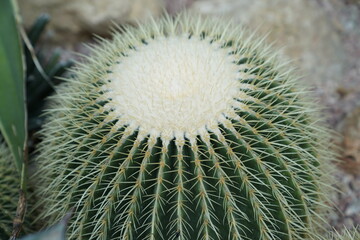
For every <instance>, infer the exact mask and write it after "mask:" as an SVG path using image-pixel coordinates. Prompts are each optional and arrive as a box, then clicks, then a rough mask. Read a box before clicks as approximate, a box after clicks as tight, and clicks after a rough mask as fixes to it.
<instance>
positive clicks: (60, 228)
mask: <svg viewBox="0 0 360 240" xmlns="http://www.w3.org/2000/svg"><path fill="white" fill-rule="evenodd" d="M70 216H71V214H70V213H68V214H67V215H66V216H65V217H64V218H63V220H61V222H59V223H58V224H56V225H55V226H53V227H51V228H49V229H46V230H45V231H42V232H38V233H35V234H31V235H29V236H26V237H23V238H21V239H20V240H65V236H66V226H67V223H68V221H69V219H70Z"/></svg>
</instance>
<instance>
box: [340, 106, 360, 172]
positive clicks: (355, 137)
mask: <svg viewBox="0 0 360 240" xmlns="http://www.w3.org/2000/svg"><path fill="white" fill-rule="evenodd" d="M342 134H343V142H342V148H341V149H342V150H343V152H342V158H341V161H340V162H339V163H340V166H341V167H342V168H343V169H344V170H345V171H347V172H348V173H351V174H354V175H359V176H360V106H359V107H357V108H355V109H354V111H353V112H351V113H350V114H349V115H348V116H347V117H346V118H345V121H344V124H343V126H342Z"/></svg>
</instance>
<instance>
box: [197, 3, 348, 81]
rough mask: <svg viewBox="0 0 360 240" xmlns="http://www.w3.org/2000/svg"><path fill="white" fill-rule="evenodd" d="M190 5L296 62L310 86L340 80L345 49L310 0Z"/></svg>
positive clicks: (335, 31)
mask: <svg viewBox="0 0 360 240" xmlns="http://www.w3.org/2000/svg"><path fill="white" fill-rule="evenodd" d="M191 9H193V10H194V11H196V12H200V13H202V14H205V15H217V16H224V17H226V18H231V19H235V20H236V21H238V22H239V23H241V24H243V25H245V26H246V27H247V28H248V29H250V31H257V32H258V35H266V34H268V41H269V43H273V42H274V43H275V45H276V47H277V48H283V49H282V52H283V53H284V54H285V56H288V57H289V58H290V59H294V60H295V62H296V63H297V65H298V67H299V68H300V70H302V74H304V80H306V82H307V83H309V84H311V86H314V85H315V86H321V85H323V84H325V83H328V84H332V83H334V82H339V81H341V79H342V77H343V72H344V69H345V66H346V53H345V49H344V46H343V44H342V42H341V38H340V34H339V33H338V31H337V29H336V27H335V26H334V25H335V24H333V19H331V17H330V16H329V15H327V14H326V13H325V10H324V11H323V7H322V6H320V5H319V3H318V1H313V0H291V1H289V0H272V1H269V0H197V1H195V2H194V3H193V4H192V6H191Z"/></svg>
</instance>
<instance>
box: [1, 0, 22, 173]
mask: <svg viewBox="0 0 360 240" xmlns="http://www.w3.org/2000/svg"><path fill="white" fill-rule="evenodd" d="M0 6H1V7H0V131H1V133H2V135H3V136H4V138H5V140H6V142H7V143H8V145H9V147H10V149H11V151H12V153H13V155H14V157H15V164H16V167H17V168H18V170H19V172H21V171H22V165H23V155H24V147H25V141H26V137H27V130H26V110H25V91H24V88H25V86H24V78H25V77H24V75H25V73H24V66H23V55H22V44H21V41H20V36H19V31H18V26H17V21H16V19H15V16H16V13H15V10H14V5H13V3H12V1H11V0H0Z"/></svg>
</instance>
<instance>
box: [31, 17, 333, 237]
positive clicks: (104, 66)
mask: <svg viewBox="0 0 360 240" xmlns="http://www.w3.org/2000/svg"><path fill="white" fill-rule="evenodd" d="M91 48H92V49H93V56H92V57H90V58H88V60H87V62H86V63H84V64H79V67H78V68H77V69H75V70H74V72H75V74H76V77H74V78H73V79H68V80H67V82H66V83H65V84H64V85H63V86H61V87H60V88H58V89H57V94H56V95H54V96H53V97H52V100H51V103H50V104H49V109H48V111H47V116H48V120H47V123H46V124H45V126H44V128H43V130H42V135H43V141H42V143H41V144H40V146H39V149H38V152H39V155H38V157H37V163H38V172H37V173H36V177H37V178H38V179H39V186H40V187H39V189H38V190H37V192H38V195H39V196H40V198H41V199H42V200H43V201H42V202H41V203H40V204H41V205H44V206H45V208H44V210H43V215H42V216H41V217H42V218H43V219H47V221H48V222H49V223H53V222H55V221H56V220H58V219H60V218H61V217H62V216H63V215H64V214H65V213H66V212H67V211H69V209H72V208H73V209H74V214H73V217H72V221H71V224H70V227H69V237H70V239H102V240H105V239H154V240H157V239H166V240H168V239H183V240H186V239H187V240H190V239H191V240H196V239H214V240H216V239H218V240H225V239H231V240H233V239H259V240H260V239H261V240H264V239H304V238H307V237H311V233H309V232H310V230H309V229H310V228H312V227H313V226H316V225H318V224H319V223H320V222H321V221H320V220H321V217H320V216H319V213H318V212H317V211H318V208H319V207H320V205H322V204H320V202H319V201H320V199H321V198H322V197H323V195H324V194H323V190H324V188H326V186H327V184H325V183H324V180H322V179H323V175H324V173H323V170H322V169H323V167H324V166H326V165H328V161H327V159H330V158H329V156H330V154H329V151H328V150H326V151H325V147H324V146H325V144H324V141H326V139H327V138H326V130H324V129H323V128H321V127H319V126H318V125H317V124H316V121H315V120H314V117H313V115H314V114H313V112H314V111H315V112H316V109H317V108H316V107H313V105H312V104H310V103H308V102H307V101H305V100H304V99H303V95H304V91H303V90H299V89H296V86H295V81H296V80H297V79H296V78H294V76H293V75H292V71H291V70H289V67H288V66H287V64H284V65H281V64H280V63H278V61H277V55H276V54H272V53H271V50H270V49H269V48H267V47H264V46H263V43H262V41H259V40H256V39H255V38H254V37H252V36H247V32H245V31H243V30H242V29H241V28H239V27H238V26H236V25H235V24H233V23H229V24H225V23H223V22H222V21H219V20H218V19H217V20H211V19H202V18H201V17H191V16H190V15H187V14H181V15H179V16H177V17H175V18H174V19H172V18H170V17H165V18H164V19H162V20H159V21H152V22H151V23H148V24H145V25H142V26H140V27H139V28H132V27H129V28H126V29H125V31H124V33H122V34H120V33H115V34H114V39H113V40H112V41H101V44H100V46H95V47H91ZM314 109H315V110H314Z"/></svg>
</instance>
